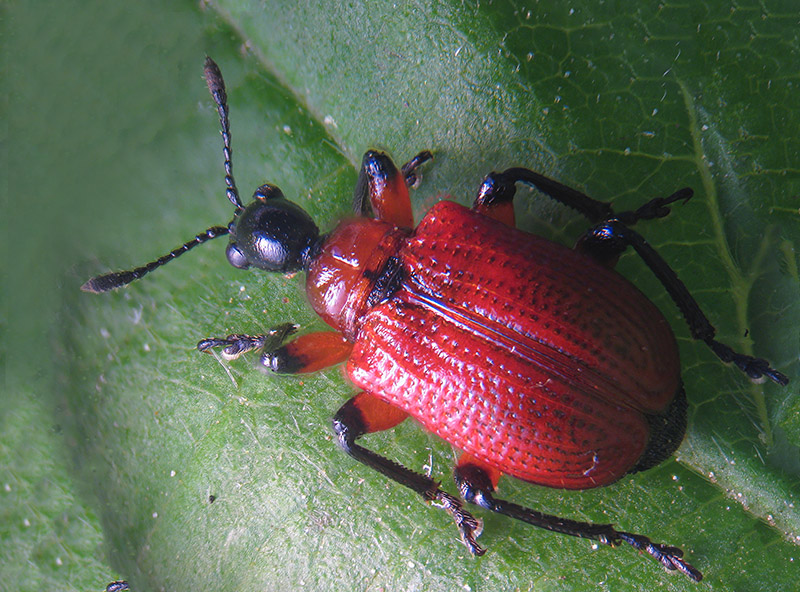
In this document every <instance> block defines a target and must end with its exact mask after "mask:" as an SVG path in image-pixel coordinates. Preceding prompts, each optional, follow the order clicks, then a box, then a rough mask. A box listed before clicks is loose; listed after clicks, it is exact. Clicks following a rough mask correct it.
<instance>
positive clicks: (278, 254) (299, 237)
mask: <svg viewBox="0 0 800 592" xmlns="http://www.w3.org/2000/svg"><path fill="white" fill-rule="evenodd" d="M228 231H229V233H230V237H231V239H230V243H229V244H228V248H227V250H226V255H227V256H228V261H229V262H230V264H231V265H233V266H234V267H238V268H239V269H247V268H248V267H257V268H259V269H266V270H267V271H278V272H283V273H290V272H294V271H300V270H301V269H303V268H305V267H306V266H307V264H308V262H309V261H310V259H311V257H312V255H313V251H314V248H315V247H316V245H317V242H318V240H319V230H318V229H317V225H316V224H314V221H313V220H312V219H311V216H309V215H308V214H307V213H306V211H305V210H303V208H301V207H300V206H298V205H297V204H294V203H292V202H290V201H289V200H288V199H286V198H285V197H283V194H282V193H281V190H280V189H278V188H277V187H275V186H274V185H262V186H261V187H259V188H258V189H257V190H256V192H255V194H253V201H252V202H251V203H249V204H248V205H247V206H246V207H244V208H242V209H241V210H237V212H236V216H235V217H234V219H233V220H232V221H231V223H230V225H229V226H228Z"/></svg>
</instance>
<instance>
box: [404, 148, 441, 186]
mask: <svg viewBox="0 0 800 592" xmlns="http://www.w3.org/2000/svg"><path fill="white" fill-rule="evenodd" d="M432 158H433V154H431V151H430V150H422V151H421V152H420V153H419V154H417V155H416V156H415V157H414V158H412V159H411V160H409V161H408V162H407V163H405V164H404V165H403V166H402V167H400V172H401V173H402V175H403V178H404V179H405V181H406V185H407V186H408V187H411V188H413V189H416V188H417V187H419V183H420V181H421V180H422V177H421V176H420V175H419V173H418V172H417V170H418V169H419V167H420V166H422V165H423V164H424V163H426V162H428V161H429V160H431V159H432Z"/></svg>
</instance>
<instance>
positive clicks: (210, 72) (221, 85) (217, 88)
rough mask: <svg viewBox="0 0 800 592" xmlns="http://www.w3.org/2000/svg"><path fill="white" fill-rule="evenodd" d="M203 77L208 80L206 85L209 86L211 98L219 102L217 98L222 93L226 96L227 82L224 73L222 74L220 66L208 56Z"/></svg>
mask: <svg viewBox="0 0 800 592" xmlns="http://www.w3.org/2000/svg"><path fill="white" fill-rule="evenodd" d="M203 76H204V77H205V79H206V84H207V85H208V90H209V91H210V92H211V96H213V97H214V99H215V100H217V102H219V100H218V99H217V96H218V95H219V94H220V93H221V94H222V96H223V97H224V96H225V82H223V79H222V72H220V70H219V66H217V63H216V62H215V61H214V60H212V59H211V58H210V57H208V56H206V63H205V66H204V67H203Z"/></svg>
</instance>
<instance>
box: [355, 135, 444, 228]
mask: <svg viewBox="0 0 800 592" xmlns="http://www.w3.org/2000/svg"><path fill="white" fill-rule="evenodd" d="M431 158H433V156H432V155H431V153H430V152H428V151H427V150H423V151H422V152H420V153H419V154H417V155H416V156H415V157H414V158H412V159H411V160H409V161H408V162H407V163H406V164H404V165H403V167H402V168H401V169H400V170H399V171H398V170H397V167H396V166H395V164H394V162H392V159H391V158H389V157H388V156H387V155H386V154H384V153H382V152H377V151H375V150H370V151H368V152H367V153H366V154H364V159H363V161H362V162H361V170H360V171H359V173H358V182H357V183H356V189H355V193H354V194H353V211H354V212H355V213H356V214H358V215H361V216H366V215H368V214H369V213H370V211H372V213H374V215H375V218H376V219H377V220H383V221H384V222H389V223H390V224H394V225H395V226H399V227H402V228H413V227H414V216H413V213H412V211H411V198H410V196H409V194H408V188H409V187H416V185H417V183H418V181H419V175H418V173H417V169H418V168H419V167H420V166H421V165H422V164H423V163H425V162H427V161H428V160H430V159H431Z"/></svg>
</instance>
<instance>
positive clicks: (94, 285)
mask: <svg viewBox="0 0 800 592" xmlns="http://www.w3.org/2000/svg"><path fill="white" fill-rule="evenodd" d="M226 234H228V228H227V227H225V226H212V227H211V228H209V229H207V230H206V231H205V232H204V233H203V234H198V235H197V236H196V237H194V238H193V239H192V240H190V241H188V242H185V243H183V244H182V245H181V246H180V247H178V248H177V249H174V250H172V251H170V252H169V253H167V254H166V255H164V256H163V257H159V258H158V259H156V260H155V261H151V262H150V263H148V264H147V265H143V266H142V267H137V268H136V269H131V270H129V271H117V272H114V273H107V274H105V275H98V276H97V277H93V278H92V279H90V280H89V281H88V282H86V283H85V284H83V285H82V286H81V290H83V291H84V292H92V293H93V294H100V293H101V292H108V291H109V290H114V289H115V288H120V287H122V286H125V285H127V284H130V283H131V282H132V281H134V280H138V279H139V278H140V277H142V276H143V275H144V274H146V273H150V272H151V271H153V270H154V269H156V268H158V267H161V266H162V265H165V264H167V263H169V262H170V261H172V260H173V259H175V257H179V256H180V255H183V254H184V253H185V252H186V251H188V250H189V249H193V248H194V247H196V246H197V245H201V244H203V243H204V242H206V241H209V240H211V239H212V238H217V237H219V236H225V235H226Z"/></svg>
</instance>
